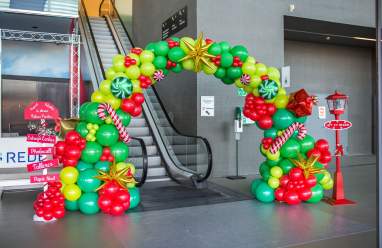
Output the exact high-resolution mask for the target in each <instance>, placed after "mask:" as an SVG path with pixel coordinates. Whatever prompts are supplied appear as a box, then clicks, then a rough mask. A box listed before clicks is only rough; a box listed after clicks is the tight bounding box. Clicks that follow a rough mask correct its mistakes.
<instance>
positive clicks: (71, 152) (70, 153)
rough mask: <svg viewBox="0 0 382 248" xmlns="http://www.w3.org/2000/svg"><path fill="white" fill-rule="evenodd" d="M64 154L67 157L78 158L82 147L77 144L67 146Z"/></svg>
mask: <svg viewBox="0 0 382 248" xmlns="http://www.w3.org/2000/svg"><path fill="white" fill-rule="evenodd" d="M64 156H65V158H67V159H72V160H78V159H80V157H81V149H80V148H79V147H76V146H66V148H65V155H64Z"/></svg>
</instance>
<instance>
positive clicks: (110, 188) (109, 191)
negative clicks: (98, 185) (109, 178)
mask: <svg viewBox="0 0 382 248" xmlns="http://www.w3.org/2000/svg"><path fill="white" fill-rule="evenodd" d="M119 188H120V186H119V185H118V184H117V183H115V182H108V183H107V184H106V185H105V186H104V187H103V189H104V191H105V192H104V193H105V195H107V196H113V195H114V194H115V193H117V192H118V191H119Z"/></svg>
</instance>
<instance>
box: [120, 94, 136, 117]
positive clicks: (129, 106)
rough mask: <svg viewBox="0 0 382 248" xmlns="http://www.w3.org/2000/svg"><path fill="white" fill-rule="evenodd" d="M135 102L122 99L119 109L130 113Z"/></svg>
mask: <svg viewBox="0 0 382 248" xmlns="http://www.w3.org/2000/svg"><path fill="white" fill-rule="evenodd" d="M134 108H135V102H134V101H133V100H132V99H127V98H125V99H123V100H122V103H121V109H122V110H123V111H125V112H126V113H129V114H131V113H132V112H133V111H134Z"/></svg>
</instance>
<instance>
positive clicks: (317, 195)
mask: <svg viewBox="0 0 382 248" xmlns="http://www.w3.org/2000/svg"><path fill="white" fill-rule="evenodd" d="M310 190H311V191H312V196H311V197H310V198H309V200H307V201H306V202H309V203H317V202H319V201H321V199H322V197H324V189H323V188H322V186H321V184H316V186H314V187H312V188H311V189H310Z"/></svg>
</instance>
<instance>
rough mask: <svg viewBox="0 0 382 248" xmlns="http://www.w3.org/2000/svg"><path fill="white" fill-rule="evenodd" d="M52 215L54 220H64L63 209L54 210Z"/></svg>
mask: <svg viewBox="0 0 382 248" xmlns="http://www.w3.org/2000/svg"><path fill="white" fill-rule="evenodd" d="M52 213H53V217H54V218H56V219H61V218H64V216H65V208H63V207H58V208H54V209H53V211H52Z"/></svg>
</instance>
